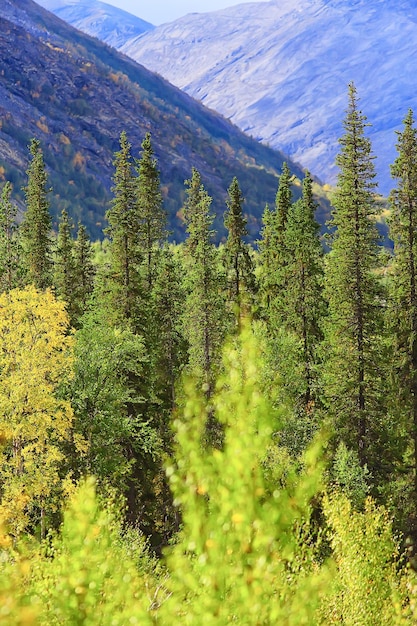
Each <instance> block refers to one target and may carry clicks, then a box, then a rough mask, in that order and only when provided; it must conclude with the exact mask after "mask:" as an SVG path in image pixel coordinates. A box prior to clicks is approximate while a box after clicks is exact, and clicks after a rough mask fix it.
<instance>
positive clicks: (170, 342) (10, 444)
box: [0, 85, 417, 625]
mask: <svg viewBox="0 0 417 626" xmlns="http://www.w3.org/2000/svg"><path fill="white" fill-rule="evenodd" d="M366 125H367V122H366V118H365V116H364V115H363V114H362V113H361V111H360V109H359V107H358V100H357V94H356V90H355V87H354V86H353V85H350V86H349V105H348V109H347V114H346V118H345V120H344V129H345V134H344V135H343V137H342V139H341V140H340V146H341V147H340V153H339V156H338V160H337V163H338V166H339V168H340V174H339V178H338V184H337V188H336V190H335V193H334V197H333V207H334V209H333V213H332V218H331V221H330V223H329V233H330V234H329V235H328V239H327V242H326V247H327V248H328V249H329V250H330V251H329V252H327V253H326V254H325V253H324V249H323V245H322V242H321V239H320V234H319V225H318V223H317V222H316V220H315V211H316V203H315V200H314V197H313V192H312V179H311V177H310V175H309V174H308V173H306V175H305V178H304V179H303V181H302V197H301V198H300V199H299V200H297V201H296V202H293V199H292V186H293V184H294V180H293V177H292V175H291V172H290V171H289V169H288V167H287V166H286V165H285V164H284V167H283V170H282V174H281V176H280V179H279V185H278V190H277V195H276V202H275V206H273V207H266V208H265V211H264V215H263V228H262V231H261V233H260V239H259V242H258V248H257V249H254V248H253V247H252V246H251V245H249V244H247V243H245V241H246V239H245V238H246V235H247V231H246V219H245V216H244V198H243V196H242V193H241V190H240V186H239V182H238V180H237V179H234V180H233V181H232V182H231V184H230V187H229V189H228V199H227V206H226V207H225V208H226V210H225V217H224V226H225V229H226V231H227V233H228V234H227V239H226V241H225V243H224V244H222V245H220V246H218V247H216V246H214V244H213V236H214V233H213V230H212V223H213V216H212V214H211V212H210V204H211V199H210V197H209V195H208V194H207V192H206V190H205V188H204V185H203V182H202V180H201V177H200V174H199V172H198V171H197V170H196V169H193V170H192V175H191V178H190V180H188V181H186V190H185V192H186V200H185V203H184V207H183V209H182V212H181V213H182V218H183V219H184V222H185V224H186V229H187V238H186V241H185V243H184V244H182V245H172V244H169V243H168V232H167V221H166V214H165V212H164V209H163V202H162V195H161V190H160V182H159V172H158V167H157V163H156V160H155V158H154V154H153V149H152V142H151V136H150V135H149V134H148V135H146V137H145V138H144V140H143V143H142V151H141V155H140V158H138V159H136V158H134V157H133V155H132V147H131V145H130V143H129V141H128V138H127V136H126V134H125V133H122V135H121V137H120V150H119V151H118V152H117V153H116V154H115V156H114V177H113V190H112V191H113V200H112V204H111V207H110V209H109V210H108V212H107V216H106V217H107V222H108V227H107V229H106V230H105V235H106V239H105V240H104V242H103V243H101V244H97V243H96V244H94V245H91V243H90V242H89V240H88V237H87V233H86V230H85V228H84V227H83V226H82V224H79V225H78V230H77V234H76V237H75V238H74V236H73V230H74V227H73V225H72V223H71V221H70V219H69V217H68V215H67V213H66V212H65V211H63V213H62V216H61V220H60V224H59V231H58V233H57V234H56V236H55V237H52V235H51V218H50V215H49V210H48V193H49V188H48V180H47V176H46V172H45V166H44V162H43V155H42V150H41V146H40V144H39V142H38V141H37V140H35V139H34V140H32V143H31V146H30V151H31V163H30V165H29V169H28V171H27V186H26V187H25V196H26V212H25V214H24V216H23V219H22V220H21V222H20V223H19V224H18V223H17V220H16V207H15V206H14V205H13V203H12V202H11V200H10V197H11V186H10V184H9V183H5V185H4V186H3V193H2V198H1V202H0V286H1V291H2V294H1V295H0V383H1V384H0V435H1V444H0V454H1V462H0V485H1V502H0V520H1V521H2V524H3V535H2V536H1V537H0V549H1V550H2V560H3V562H4V563H5V567H4V573H3V575H0V599H1V600H2V601H3V600H4V607H5V608H4V610H3V612H1V610H0V624H1V623H5V624H6V623H7V624H10V625H11V624H20V623H40V624H55V623H56V624H109V625H110V624H119V623H120V624H126V623H145V624H147V623H149V624H151V623H161V624H171V623H174V622H176V621H177V620H182V619H183V620H184V621H185V622H186V623H190V624H201V623H204V624H206V623H207V624H211V623H216V624H223V623H224V624H226V623H229V622H237V623H240V624H276V623H279V624H340V623H343V624H361V625H365V624H369V625H371V624H372V625H373V624H375V623H382V624H412V623H415V619H416V613H415V611H416V609H415V607H416V606H417V604H416V601H415V600H416V594H417V584H416V580H415V578H414V572H413V569H412V567H413V566H414V565H415V556H414V544H415V542H416V541H417V525H416V524H417V523H416V519H417V267H416V263H417V261H416V259H417V241H416V240H417V130H416V128H415V121H414V117H413V113H412V111H409V113H408V114H407V116H406V118H405V120H404V128H403V130H402V131H401V132H399V133H398V145H397V147H398V158H397V159H396V161H395V163H394V164H393V165H392V175H393V178H394V180H395V184H396V187H395V189H394V190H393V192H392V194H391V196H390V218H389V227H390V237H391V238H392V240H393V243H394V249H393V253H392V252H391V251H390V250H387V249H384V248H383V247H382V246H381V241H380V239H379V235H378V230H377V220H378V218H379V216H380V214H381V212H382V206H381V204H380V202H379V200H378V197H377V195H376V183H375V171H374V157H373V155H372V150H371V145H370V142H369V140H368V139H367V137H366V134H365V127H366ZM86 477H94V481H95V482H94V485H95V487H93V485H92V483H91V481H90V482H85V479H86ZM95 491H96V492H97V494H95ZM68 503H70V504H68ZM63 510H67V512H66V514H65V518H64V522H63V525H62V526H61V523H62V512H63ZM162 555H163V556H162ZM30 563H32V567H30ZM25 615H28V616H29V617H28V620H29V619H30V620H32V621H27V622H25V621H24V619H25ZM3 616H5V617H3ZM2 620H3V622H2ZM4 620H6V621H4ZM7 620H8V621H7Z"/></svg>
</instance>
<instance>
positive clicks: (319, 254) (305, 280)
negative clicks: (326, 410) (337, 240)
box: [281, 172, 325, 410]
mask: <svg viewBox="0 0 417 626" xmlns="http://www.w3.org/2000/svg"><path fill="white" fill-rule="evenodd" d="M316 207H317V205H316V203H315V201H314V198H313V192H312V179H311V177H310V174H309V172H306V175H305V178H304V180H303V194H302V198H300V199H299V200H298V201H297V202H295V203H294V204H293V205H292V207H291V209H290V211H289V214H288V218H287V225H286V230H285V237H284V246H285V248H286V250H287V251H288V256H287V264H286V266H285V267H284V282H285V284H286V290H285V298H283V300H282V313H281V315H282V318H283V322H284V326H285V327H286V329H287V330H288V331H289V332H291V333H293V334H294V336H295V337H296V338H297V341H298V342H299V345H300V348H299V359H300V364H301V367H302V376H301V379H302V384H301V385H300V389H301V393H300V397H299V398H298V402H301V405H302V406H303V407H304V409H305V410H308V409H309V407H310V409H311V403H314V401H315V400H316V399H317V371H316V369H317V363H318V354H317V351H318V347H319V344H320V342H321V339H322V329H321V323H322V318H323V315H324V311H325V306H324V299H323V293H322V290H323V248H322V245H321V243H320V239H319V225H318V223H317V221H316V219H315V211H316Z"/></svg>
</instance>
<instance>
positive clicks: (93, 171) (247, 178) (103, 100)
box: [0, 0, 326, 241]
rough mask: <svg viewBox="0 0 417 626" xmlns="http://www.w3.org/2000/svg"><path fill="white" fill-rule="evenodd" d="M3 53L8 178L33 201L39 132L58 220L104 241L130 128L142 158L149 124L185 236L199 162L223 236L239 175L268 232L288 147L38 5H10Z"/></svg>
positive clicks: (0, 174) (178, 234)
mask: <svg viewBox="0 0 417 626" xmlns="http://www.w3.org/2000/svg"><path fill="white" fill-rule="evenodd" d="M0 58H1V59H2V66H1V72H0V182H1V181H2V180H6V179H8V180H11V182H12V183H13V185H14V193H15V197H16V198H17V200H18V201H19V202H20V203H21V206H23V202H22V200H23V195H22V192H21V188H22V185H24V184H25V181H26V177H25V170H26V168H27V165H28V157H29V154H28V148H27V146H28V144H29V142H30V139H31V138H32V137H35V136H36V137H38V138H39V140H40V142H41V145H42V148H43V151H44V155H45V161H46V165H47V170H48V174H49V176H50V183H51V185H52V187H53V192H52V194H51V195H50V201H51V210H52V213H53V219H54V224H55V225H56V220H57V216H58V215H59V214H60V212H61V210H62V208H66V209H67V210H68V212H69V213H70V215H71V216H72V218H73V219H74V221H75V222H77V221H78V220H81V221H82V222H83V223H84V224H85V225H86V226H87V227H88V229H89V231H90V234H91V235H92V236H93V237H100V236H102V228H103V226H105V225H106V222H105V219H104V215H105V212H106V210H107V208H108V207H109V202H110V199H111V191H110V190H111V186H112V175H113V173H114V168H113V165H112V161H113V158H114V153H115V151H116V150H118V149H119V136H120V133H121V131H122V130H125V131H126V133H127V136H128V138H129V141H130V142H131V143H132V153H133V155H134V156H135V157H137V156H139V153H140V146H141V142H142V140H143V138H144V136H145V134H146V132H148V131H149V132H151V135H152V143H153V146H154V149H155V154H156V157H157V159H158V164H159V169H160V171H161V184H162V193H163V197H164V203H165V207H166V209H167V211H168V215H169V228H170V230H171V231H172V233H173V238H174V239H176V240H177V241H179V240H181V239H182V238H183V237H184V223H183V219H182V215H181V207H182V205H183V201H184V196H185V188H184V180H185V179H188V178H190V175H191V168H192V166H194V167H196V168H197V169H198V170H199V171H200V173H201V176H202V180H203V182H204V184H205V186H206V188H207V191H208V193H209V194H210V195H211V196H212V197H213V205H212V206H213V211H214V213H215V215H216V220H215V227H216V228H217V229H218V230H219V232H220V233H221V228H222V223H223V213H224V211H225V208H226V207H225V199H226V195H227V193H226V190H227V187H228V186H229V185H230V183H231V181H232V179H233V177H234V176H236V177H237V178H238V179H239V181H240V183H241V186H242V190H243V193H244V196H245V198H246V202H245V211H246V212H247V214H248V220H249V228H250V231H251V233H252V236H253V237H254V238H256V236H257V234H258V232H259V228H260V225H261V215H262V212H263V209H264V207H265V204H266V203H273V202H274V198H275V194H276V189H277V184H278V175H279V173H280V172H281V168H282V164H283V161H284V159H285V157H284V155H283V154H282V153H279V152H277V151H274V150H272V149H269V148H267V147H266V146H262V145H260V144H259V143H258V142H256V141H254V140H252V139H250V138H249V137H247V136H246V135H244V134H243V133H242V132H241V131H240V130H239V129H238V128H237V127H236V126H234V125H233V124H231V123H230V122H229V121H227V120H226V119H225V118H223V117H222V116H220V115H219V114H217V113H215V112H214V111H210V110H208V109H206V108H205V107H203V106H202V105H201V104H200V103H198V102H196V101H195V100H193V99H192V98H191V97H190V96H188V95H187V94H185V93H184V92H182V91H180V90H179V89H177V88H176V87H173V86H172V85H170V84H169V83H167V82H166V81H165V80H164V79H162V78H161V77H160V76H157V75H155V74H153V73H152V72H150V71H149V70H147V69H145V68H144V67H142V66H140V65H138V64H137V63H135V62H134V61H133V60H131V59H129V58H128V57H126V56H124V55H122V54H120V53H118V52H117V51H116V50H114V49H113V48H111V47H109V46H108V45H106V44H104V43H102V42H100V41H98V40H97V39H94V38H91V37H89V36H88V35H85V34H83V33H81V32H80V31H78V30H75V29H74V28H72V27H71V26H69V25H68V24H66V23H65V22H64V21H62V20H61V19H59V18H58V17H56V16H55V15H53V14H52V13H50V12H48V11H46V10H45V9H43V8H41V7H40V6H39V5H38V4H36V3H35V2H33V1H32V0H3V3H2V5H1V8H0ZM289 165H290V167H291V169H292V171H293V172H294V173H295V174H296V175H297V176H298V177H302V176H303V172H302V170H301V169H300V168H299V167H298V166H296V165H294V164H293V163H289ZM296 193H299V188H296ZM324 208H325V209H326V207H325V206H324Z"/></svg>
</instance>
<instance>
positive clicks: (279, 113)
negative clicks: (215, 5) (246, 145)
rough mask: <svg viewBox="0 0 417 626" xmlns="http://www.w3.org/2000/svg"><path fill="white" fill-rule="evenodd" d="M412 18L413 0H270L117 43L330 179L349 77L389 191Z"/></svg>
mask: <svg viewBox="0 0 417 626" xmlns="http://www.w3.org/2000/svg"><path fill="white" fill-rule="evenodd" d="M231 1H232V0H231ZM416 22H417V3H416V2H415V0H398V1H396V2H386V1H385V0H355V1H351V0H270V1H269V2H257V3H247V4H240V5H238V6H232V7H230V8H228V9H224V10H220V11H215V12H212V13H209V14H207V13H204V14H195V13H194V14H190V15H188V16H186V17H183V18H181V19H179V20H175V21H174V22H171V23H168V24H163V25H162V26H158V27H156V28H154V29H153V30H151V31H148V32H146V33H144V34H141V35H140V36H139V37H136V38H132V39H131V40H130V41H129V42H127V43H126V44H125V45H124V46H123V47H122V51H123V52H125V53H126V54H128V55H130V56H131V57H132V58H134V59H136V60H137V61H138V62H140V63H142V64H143V65H145V66H146V67H148V68H149V69H151V70H152V71H155V72H158V73H159V74H160V75H162V76H164V77H165V78H167V79H168V80H169V81H170V82H172V83H173V84H175V85H177V86H178V87H180V88H181V89H184V90H185V91H186V92H187V93H189V94H190V95H192V96H193V97H195V98H198V99H200V100H201V101H202V102H203V103H204V104H205V105H207V106H209V107H210V108H212V109H214V110H216V111H219V112H220V113H222V114H223V115H225V116H226V117H227V118H229V119H231V120H232V121H233V122H234V123H235V124H237V125H238V126H239V127H240V128H242V129H243V130H244V131H245V132H247V133H249V134H251V135H253V136H254V137H255V138H257V139H259V140H261V141H263V142H265V143H267V144H269V145H271V146H273V147H275V148H278V149H280V150H283V151H284V152H285V153H287V154H289V155H290V156H291V158H292V159H294V160H295V161H297V162H299V163H301V164H302V165H303V166H305V167H308V168H309V169H310V170H311V171H312V172H314V173H315V174H316V175H317V176H319V177H320V178H321V179H322V180H323V181H325V182H331V183H333V182H334V181H335V178H336V173H337V168H336V166H335V156H336V154H337V152H338V149H339V146H338V141H337V140H338V138H339V137H340V136H341V134H342V133H343V128H342V120H343V118H344V112H345V108H346V106H347V85H348V83H349V82H350V81H352V80H353V81H354V82H355V85H356V87H357V89H358V94H359V97H360V105H361V108H362V110H363V112H364V113H365V114H366V116H367V117H368V120H369V122H370V123H371V124H372V127H371V128H370V129H369V136H370V138H371V139H372V143H373V148H374V152H375V154H376V155H377V157H378V158H377V161H376V168H377V172H378V174H379V182H380V189H381V191H382V192H384V193H387V192H388V191H389V189H390V188H391V186H392V181H391V178H390V173H389V164H390V163H392V161H393V159H394V158H395V156H396V152H395V142H396V134H395V130H397V129H400V128H401V125H402V120H403V118H404V117H405V115H406V113H407V110H408V108H410V107H411V108H413V109H414V108H417V72H416V71H415V55H416V50H417V27H416Z"/></svg>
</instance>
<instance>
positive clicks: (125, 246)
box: [105, 131, 142, 329]
mask: <svg viewBox="0 0 417 626" xmlns="http://www.w3.org/2000/svg"><path fill="white" fill-rule="evenodd" d="M113 164H114V167H115V172H114V176H113V183H114V185H113V188H112V191H113V194H114V197H113V200H112V206H111V208H110V210H109V211H108V212H107V215H106V217H107V221H108V223H109V227H108V228H107V229H106V231H105V232H106V234H107V235H108V236H109V238H110V241H111V255H110V256H111V260H110V276H109V282H110V288H111V289H112V292H113V293H112V296H113V306H114V308H115V309H116V310H117V311H118V314H119V316H120V317H122V318H125V319H127V320H129V322H130V324H131V325H132V326H133V329H137V327H138V309H139V302H140V277H139V267H140V263H141V260H142V257H141V254H140V251H139V245H138V217H137V202H136V190H135V185H136V182H135V177H134V175H133V162H132V156H131V144H130V143H129V142H128V140H127V136H126V133H125V132H124V131H123V132H122V133H121V135H120V150H119V151H118V152H116V154H115V158H114V162H113Z"/></svg>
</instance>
